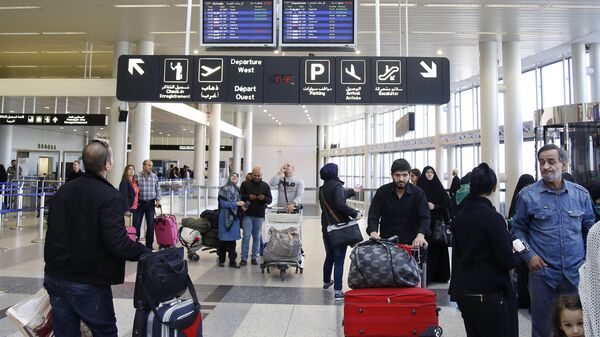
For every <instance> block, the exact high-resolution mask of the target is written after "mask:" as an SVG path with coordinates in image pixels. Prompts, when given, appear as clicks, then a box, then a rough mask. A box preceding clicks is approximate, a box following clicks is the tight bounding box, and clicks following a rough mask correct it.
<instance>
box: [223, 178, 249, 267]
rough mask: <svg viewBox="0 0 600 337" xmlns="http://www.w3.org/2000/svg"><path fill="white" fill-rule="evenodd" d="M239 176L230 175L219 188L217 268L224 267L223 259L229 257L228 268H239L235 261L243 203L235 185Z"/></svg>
mask: <svg viewBox="0 0 600 337" xmlns="http://www.w3.org/2000/svg"><path fill="white" fill-rule="evenodd" d="M239 179H240V176H239V175H238V174H237V173H232V174H231V175H230V176H229V178H228V179H227V183H226V184H225V185H223V186H221V188H219V240H221V245H220V246H219V248H218V249H217V255H218V256H219V267H224V266H225V257H226V255H229V266H230V267H232V268H239V267H240V265H239V264H238V263H237V262H236V261H235V260H236V258H237V252H236V250H235V242H236V241H237V240H239V239H241V238H242V236H241V233H240V220H241V216H240V212H238V210H239V208H240V207H243V206H244V202H243V201H242V200H241V197H240V189H239V187H238V186H237V183H238V181H239Z"/></svg>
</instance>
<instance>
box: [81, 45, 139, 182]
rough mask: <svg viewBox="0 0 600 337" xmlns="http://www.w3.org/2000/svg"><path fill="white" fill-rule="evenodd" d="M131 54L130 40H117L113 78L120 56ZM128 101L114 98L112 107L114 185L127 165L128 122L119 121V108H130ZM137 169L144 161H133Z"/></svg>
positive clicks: (110, 178)
mask: <svg viewBox="0 0 600 337" xmlns="http://www.w3.org/2000/svg"><path fill="white" fill-rule="evenodd" d="M126 54H130V44H129V42H128V41H117V42H116V43H115V52H114V54H113V74H112V75H113V78H117V65H118V60H119V56H121V55H126ZM128 109H129V108H128V107H127V102H121V101H119V100H117V99H116V98H114V99H113V101H112V104H111V107H110V118H109V123H110V125H109V129H108V139H109V142H110V147H111V148H112V151H113V162H112V169H111V170H110V171H109V172H108V181H109V182H110V183H111V184H113V186H119V183H120V182H121V175H122V174H123V169H124V168H125V165H127V132H128V131H127V124H128V122H119V110H128ZM89 137H90V139H95V138H96V135H95V134H91V133H90V134H89ZM132 164H134V166H135V168H136V169H137V170H141V169H142V166H141V164H142V163H133V162H132Z"/></svg>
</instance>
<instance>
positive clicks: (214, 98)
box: [194, 56, 229, 102]
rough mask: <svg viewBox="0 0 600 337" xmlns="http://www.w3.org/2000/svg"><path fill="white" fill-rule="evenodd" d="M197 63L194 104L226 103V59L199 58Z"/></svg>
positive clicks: (218, 57) (216, 57)
mask: <svg viewBox="0 0 600 337" xmlns="http://www.w3.org/2000/svg"><path fill="white" fill-rule="evenodd" d="M196 62H197V63H198V68H197V69H198V76H197V77H196V76H195V77H196V81H197V87H196V90H194V101H196V102H226V101H227V82H228V81H227V71H226V70H227V69H228V68H227V66H226V65H227V64H228V62H229V60H228V58H226V57H221V56H215V57H200V58H198V59H196Z"/></svg>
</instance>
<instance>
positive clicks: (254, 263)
mask: <svg viewBox="0 0 600 337" xmlns="http://www.w3.org/2000/svg"><path fill="white" fill-rule="evenodd" d="M250 263H252V264H253V265H255V266H256V265H258V261H256V259H252V260H251V261H250Z"/></svg>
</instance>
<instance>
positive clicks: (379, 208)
mask: <svg viewBox="0 0 600 337" xmlns="http://www.w3.org/2000/svg"><path fill="white" fill-rule="evenodd" d="M409 171H410V164H409V163H408V161H406V160H405V159H396V160H395V161H394V162H393V163H392V168H391V172H392V179H393V181H392V182H391V183H389V184H385V185H383V186H381V187H380V188H378V189H377V192H375V196H373V200H372V201H371V206H369V218H368V220H367V234H369V235H370V236H371V237H372V238H379V237H380V233H379V232H378V230H379V231H380V232H381V237H382V238H386V239H387V238H389V237H392V236H394V235H397V236H398V239H399V240H400V243H404V244H413V245H415V246H421V247H427V241H426V240H425V236H426V235H428V234H429V225H430V222H431V215H430V213H429V208H428V206H427V197H426V196H425V192H423V190H422V189H420V188H419V187H417V186H416V185H413V184H409V183H408V179H409Z"/></svg>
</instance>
